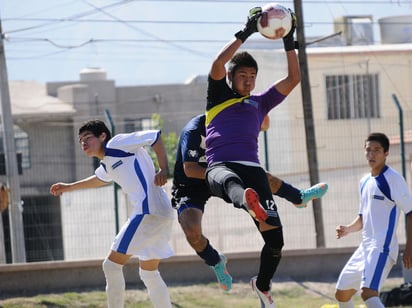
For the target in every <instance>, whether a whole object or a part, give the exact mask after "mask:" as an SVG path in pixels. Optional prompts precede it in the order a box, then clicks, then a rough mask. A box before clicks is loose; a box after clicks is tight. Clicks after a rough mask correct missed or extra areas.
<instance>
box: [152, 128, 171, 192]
mask: <svg viewBox="0 0 412 308" xmlns="http://www.w3.org/2000/svg"><path fill="white" fill-rule="evenodd" d="M152 149H153V151H154V152H155V154H156V158H157V162H158V164H159V171H158V172H157V173H156V175H155V178H154V183H155V185H157V186H163V185H165V184H166V182H167V177H168V176H169V164H168V161H167V154H166V147H165V145H164V143H163V140H162V138H161V136H160V137H159V138H158V139H157V141H156V143H155V144H153V145H152Z"/></svg>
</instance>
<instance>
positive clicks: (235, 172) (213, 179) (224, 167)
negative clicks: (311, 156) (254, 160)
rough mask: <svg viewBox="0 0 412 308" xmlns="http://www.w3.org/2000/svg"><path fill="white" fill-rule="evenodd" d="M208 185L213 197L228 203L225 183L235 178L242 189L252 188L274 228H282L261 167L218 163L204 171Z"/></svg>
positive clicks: (264, 172)
mask: <svg viewBox="0 0 412 308" xmlns="http://www.w3.org/2000/svg"><path fill="white" fill-rule="evenodd" d="M206 177H207V181H208V185H209V187H210V190H211V191H212V193H213V195H215V196H217V197H220V198H222V199H224V200H225V201H228V200H229V201H228V202H230V199H229V196H228V195H227V194H226V192H225V187H224V185H225V181H227V180H228V179H230V178H231V177H236V178H237V179H240V181H241V182H242V185H243V188H247V187H250V188H253V189H254V190H255V191H256V192H257V193H258V195H259V199H260V204H261V205H262V206H263V207H264V208H265V209H266V211H267V213H268V216H269V217H270V222H269V221H268V220H267V222H268V223H269V224H271V225H274V226H279V227H280V226H282V224H281V221H280V217H279V213H278V211H277V206H276V204H275V201H274V200H273V194H272V191H271V190H270V185H269V181H268V179H267V175H266V171H265V170H264V169H263V168H261V167H255V166H248V165H244V164H239V163H233V162H220V163H215V164H213V165H211V166H209V167H208V168H207V170H206Z"/></svg>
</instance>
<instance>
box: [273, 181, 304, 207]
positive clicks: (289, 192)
mask: <svg viewBox="0 0 412 308" xmlns="http://www.w3.org/2000/svg"><path fill="white" fill-rule="evenodd" d="M275 195H277V196H279V197H281V198H284V199H286V200H288V201H289V202H292V203H293V204H301V203H302V196H301V194H300V190H299V189H297V188H296V187H293V186H292V185H290V184H288V183H286V182H283V181H282V185H280V188H279V190H278V191H277V192H276V194H275Z"/></svg>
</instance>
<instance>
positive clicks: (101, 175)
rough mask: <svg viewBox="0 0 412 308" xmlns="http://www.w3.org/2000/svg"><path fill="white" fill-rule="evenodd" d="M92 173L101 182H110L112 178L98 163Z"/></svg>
mask: <svg viewBox="0 0 412 308" xmlns="http://www.w3.org/2000/svg"><path fill="white" fill-rule="evenodd" d="M94 174H95V175H96V176H97V177H98V178H99V180H101V181H103V182H111V181H112V178H111V177H110V176H109V174H108V173H107V172H106V170H105V169H104V167H103V166H102V165H100V166H99V167H98V168H97V169H96V170H95V171H94Z"/></svg>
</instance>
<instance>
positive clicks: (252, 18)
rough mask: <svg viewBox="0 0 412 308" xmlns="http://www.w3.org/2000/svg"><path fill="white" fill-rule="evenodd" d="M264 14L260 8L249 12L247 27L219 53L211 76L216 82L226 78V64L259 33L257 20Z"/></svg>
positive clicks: (211, 70)
mask: <svg viewBox="0 0 412 308" xmlns="http://www.w3.org/2000/svg"><path fill="white" fill-rule="evenodd" d="M261 14H262V9H261V8H260V7H256V8H253V9H251V10H250V11H249V16H248V19H247V22H246V24H245V27H244V28H243V30H240V31H239V32H237V33H236V34H235V37H234V38H233V39H232V40H231V41H230V42H229V43H228V44H226V45H225V46H224V47H223V48H222V50H220V52H219V53H218V55H217V57H216V58H215V60H214V61H213V63H212V67H211V69H210V72H209V75H210V77H211V78H212V79H214V80H221V79H223V78H224V77H225V76H226V67H225V65H226V63H227V62H229V61H230V59H231V58H232V57H233V55H234V54H235V52H236V51H237V50H238V49H239V47H240V46H241V45H242V44H243V43H244V42H245V41H246V39H247V38H248V37H249V36H251V35H252V34H253V33H255V32H257V20H258V18H259V17H260V16H261Z"/></svg>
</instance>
